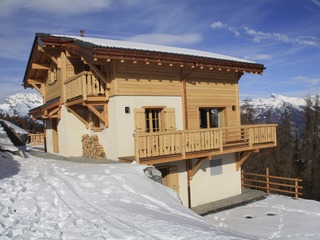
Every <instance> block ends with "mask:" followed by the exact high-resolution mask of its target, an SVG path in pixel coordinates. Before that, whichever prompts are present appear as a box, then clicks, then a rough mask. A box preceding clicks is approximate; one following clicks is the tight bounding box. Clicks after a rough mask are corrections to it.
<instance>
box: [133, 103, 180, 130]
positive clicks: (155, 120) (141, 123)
mask: <svg viewBox="0 0 320 240" xmlns="http://www.w3.org/2000/svg"><path fill="white" fill-rule="evenodd" d="M134 123H135V131H136V132H161V131H170V130H175V129H176V120H175V110H174V108H166V107H144V108H136V109H134Z"/></svg>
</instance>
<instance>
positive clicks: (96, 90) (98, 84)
mask: <svg viewBox="0 0 320 240" xmlns="http://www.w3.org/2000/svg"><path fill="white" fill-rule="evenodd" d="M64 84H65V88H66V93H65V100H66V102H69V103H70V102H73V101H76V100H77V99H80V98H81V100H82V101H106V100H107V95H108V91H107V90H106V89H107V88H106V83H105V82H104V81H103V80H101V79H100V78H99V77H96V76H95V75H94V74H93V73H92V72H88V71H83V72H81V73H79V74H77V75H75V76H73V77H71V78H69V79H67V80H66V81H65V83H64ZM76 102H77V101H76ZM76 102H75V103H76ZM69 105H70V104H69Z"/></svg>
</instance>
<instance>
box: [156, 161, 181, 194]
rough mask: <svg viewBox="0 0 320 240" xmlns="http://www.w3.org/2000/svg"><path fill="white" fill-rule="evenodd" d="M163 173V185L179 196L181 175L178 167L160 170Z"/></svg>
mask: <svg viewBox="0 0 320 240" xmlns="http://www.w3.org/2000/svg"><path fill="white" fill-rule="evenodd" d="M159 171H160V172H161V173H162V184H163V185H165V186H167V187H170V188H172V189H173V190H175V191H176V192H177V193H178V194H179V175H178V168H177V166H168V167H163V168H159Z"/></svg>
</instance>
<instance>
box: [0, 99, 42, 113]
mask: <svg viewBox="0 0 320 240" xmlns="http://www.w3.org/2000/svg"><path fill="white" fill-rule="evenodd" d="M42 102H43V101H42V97H41V96H40V95H39V94H36V93H15V94H13V95H10V96H7V97H6V98H5V99H4V102H3V103H0V113H1V114H3V115H6V114H8V115H9V116H10V117H12V116H19V117H26V116H28V113H29V110H31V109H33V108H36V107H38V106H40V105H42Z"/></svg>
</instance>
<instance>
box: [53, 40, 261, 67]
mask: <svg viewBox="0 0 320 240" xmlns="http://www.w3.org/2000/svg"><path fill="white" fill-rule="evenodd" d="M50 36H54V37H63V38H71V39H76V40H79V41H83V42H87V43H91V44H94V45H96V46H98V47H105V48H121V49H130V50H142V51H150V52H162V53H171V54H178V55H187V56H195V57H204V58H214V59H220V60H228V61H236V62H244V63H255V62H252V61H249V60H245V59H241V58H236V57H231V56H226V55H222V54H217V53H211V52H205V51H200V50H195V49H187V48H178V47H171V46H162V45H155V44H147V43H138V42H128V41H122V40H110V39H102V38H92V37H80V36H69V35H59V34H51V35H50Z"/></svg>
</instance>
